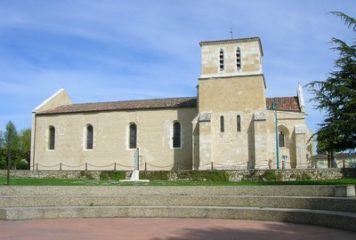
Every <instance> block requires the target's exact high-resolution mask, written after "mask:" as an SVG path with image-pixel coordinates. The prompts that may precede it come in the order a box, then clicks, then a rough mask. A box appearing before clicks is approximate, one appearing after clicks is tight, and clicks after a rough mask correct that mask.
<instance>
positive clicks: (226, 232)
mask: <svg viewBox="0 0 356 240" xmlns="http://www.w3.org/2000/svg"><path fill="white" fill-rule="evenodd" d="M0 239H1V240H45V239H46V240H47V239H50V240H57V239H58V240H63V239H75V240H94V239H95V240H96V239H100V240H113V239H135V240H136V239H150V240H163V239H165V240H183V239H184V240H185V239H191V240H198V239H204V240H209V239H219V240H224V239H239V240H243V239H248V240H251V239H253V240H262V239H273V240H279V239H288V240H293V239H303V240H307V239H313V240H318V239H322V240H329V239H330V240H331V239H338V240H346V239H356V233H355V232H348V231H342V230H338V229H332V228H325V227H318V226H307V225H298V224H292V223H279V222H262V221H246V220H222V219H182V218H180V219H178V218H103V219H55V220H25V221H0Z"/></svg>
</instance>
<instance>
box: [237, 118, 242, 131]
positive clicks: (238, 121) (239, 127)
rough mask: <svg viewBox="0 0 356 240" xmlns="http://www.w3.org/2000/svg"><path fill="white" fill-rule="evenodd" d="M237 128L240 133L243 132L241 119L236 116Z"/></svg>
mask: <svg viewBox="0 0 356 240" xmlns="http://www.w3.org/2000/svg"><path fill="white" fill-rule="evenodd" d="M236 128H237V131H238V132H241V117H240V115H237V116H236Z"/></svg>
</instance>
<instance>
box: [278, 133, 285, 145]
mask: <svg viewBox="0 0 356 240" xmlns="http://www.w3.org/2000/svg"><path fill="white" fill-rule="evenodd" d="M278 141H279V147H285V137H284V133H283V132H282V131H280V132H279V135H278Z"/></svg>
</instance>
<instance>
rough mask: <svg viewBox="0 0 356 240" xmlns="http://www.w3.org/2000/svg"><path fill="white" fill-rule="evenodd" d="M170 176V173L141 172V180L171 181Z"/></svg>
mask: <svg viewBox="0 0 356 240" xmlns="http://www.w3.org/2000/svg"><path fill="white" fill-rule="evenodd" d="M169 174H170V172H169V171H149V172H148V171H141V172H140V178H141V179H149V180H169Z"/></svg>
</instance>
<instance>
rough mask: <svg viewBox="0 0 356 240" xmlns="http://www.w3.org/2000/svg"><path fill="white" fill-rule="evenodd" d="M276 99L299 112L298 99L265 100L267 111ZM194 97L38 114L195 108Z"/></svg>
mask: <svg viewBox="0 0 356 240" xmlns="http://www.w3.org/2000/svg"><path fill="white" fill-rule="evenodd" d="M274 99H276V102H277V110H279V111H292V112H300V111H301V109H300V106H299V102H298V97H276V98H266V106H267V109H272V103H273V101H274ZM196 107H197V98H196V97H181V98H162V99H146V100H130V101H116V102H98V103H81V104H69V105H62V106H59V107H56V108H53V109H50V110H46V111H42V112H39V113H38V114H40V115H47V114H65V113H83V112H103V111H130V110H154V109H174V108H196Z"/></svg>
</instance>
